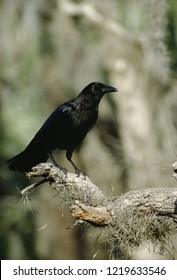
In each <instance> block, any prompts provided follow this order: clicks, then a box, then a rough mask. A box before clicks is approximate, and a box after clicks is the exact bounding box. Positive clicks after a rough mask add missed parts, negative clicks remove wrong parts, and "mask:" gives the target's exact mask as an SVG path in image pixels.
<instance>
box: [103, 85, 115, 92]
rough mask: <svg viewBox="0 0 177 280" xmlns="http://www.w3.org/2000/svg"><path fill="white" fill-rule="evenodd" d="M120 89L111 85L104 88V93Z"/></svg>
mask: <svg viewBox="0 0 177 280" xmlns="http://www.w3.org/2000/svg"><path fill="white" fill-rule="evenodd" d="M116 91H118V90H117V89H116V88H115V87H111V86H105V87H104V88H103V92H104V93H108V92H116Z"/></svg>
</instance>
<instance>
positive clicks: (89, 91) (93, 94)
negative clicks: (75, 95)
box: [81, 82, 118, 101]
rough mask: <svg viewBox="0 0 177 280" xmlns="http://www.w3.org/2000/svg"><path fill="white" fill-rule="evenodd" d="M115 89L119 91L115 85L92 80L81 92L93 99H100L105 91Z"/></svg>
mask: <svg viewBox="0 0 177 280" xmlns="http://www.w3.org/2000/svg"><path fill="white" fill-rule="evenodd" d="M115 91H118V90H117V89H116V88H115V87H111V86H108V85H105V84H103V83H100V82H92V83H90V84H88V85H87V86H86V87H85V88H84V89H83V90H82V92H81V94H82V95H85V96H88V97H90V98H91V99H92V100H95V101H96V100H97V101H100V99H101V98H102V96H103V95H104V94H105V93H109V92H115Z"/></svg>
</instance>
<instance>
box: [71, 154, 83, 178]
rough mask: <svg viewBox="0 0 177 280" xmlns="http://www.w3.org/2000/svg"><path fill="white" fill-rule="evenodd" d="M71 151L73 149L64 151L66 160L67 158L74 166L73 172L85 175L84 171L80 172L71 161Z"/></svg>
mask: <svg viewBox="0 0 177 280" xmlns="http://www.w3.org/2000/svg"><path fill="white" fill-rule="evenodd" d="M72 153H73V151H66V157H67V160H69V162H70V163H71V164H72V166H73V167H74V170H75V173H76V174H77V175H78V177H79V176H80V175H81V174H83V175H84V177H85V174H84V172H82V171H81V170H79V168H78V167H77V166H76V165H75V163H74V162H73V161H72V159H71V158H72Z"/></svg>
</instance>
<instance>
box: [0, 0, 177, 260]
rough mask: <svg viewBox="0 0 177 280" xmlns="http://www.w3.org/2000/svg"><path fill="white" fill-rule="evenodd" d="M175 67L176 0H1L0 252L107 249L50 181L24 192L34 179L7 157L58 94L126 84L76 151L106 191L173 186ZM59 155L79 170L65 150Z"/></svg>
mask: <svg viewBox="0 0 177 280" xmlns="http://www.w3.org/2000/svg"><path fill="white" fill-rule="evenodd" d="M176 73H177V1H175V0H170V1H168V0H160V1H159V0H127V1H124V0H110V1H107V0H97V1H94V0H75V1H74V0H73V1H72V0H58V1H57V0H38V1H36V0H26V1H23V0H15V1H13V0H0V113H1V118H0V137H1V138H0V165H1V175H0V207H1V211H0V213H1V214H0V226H1V231H0V254H1V259H107V258H109V254H110V247H109V242H106V241H105V238H104V232H103V231H99V230H96V229H92V228H91V227H89V226H85V225H79V226H75V227H73V223H74V222H75V221H74V220H73V219H72V218H71V217H70V214H69V210H68V209H67V207H65V206H64V205H62V206H59V203H58V200H57V197H56V196H55V194H54V193H53V192H52V190H51V189H50V188H48V186H47V185H46V186H41V187H40V188H39V189H36V190H35V192H34V193H32V194H31V196H30V198H31V200H30V201H29V202H27V201H26V202H24V201H20V198H21V196H20V193H19V189H23V188H24V187H25V186H27V185H28V184H30V183H31V181H30V180H28V179H27V178H26V177H25V175H23V174H19V173H17V172H12V171H9V170H8V168H7V166H6V160H7V159H9V158H10V157H12V156H14V155H16V154H17V153H19V152H21V151H22V150H23V149H24V148H25V147H26V145H27V144H28V143H29V141H30V140H31V139H32V137H33V136H34V134H35V133H36V132H37V130H38V129H39V128H40V126H41V125H42V124H43V122H44V121H45V120H46V118H47V117H48V116H49V114H50V113H51V112H52V111H53V110H54V109H55V108H56V107H57V106H58V105H59V104H61V103H63V102H65V101H67V100H69V99H71V98H73V97H75V96H76V95H77V94H78V93H79V92H80V91H81V90H82V89H83V87H85V86H86V85H87V84H88V83H90V82H91V81H96V80H97V81H101V82H105V83H108V84H110V85H112V86H115V87H117V88H118V90H119V92H118V93H111V94H109V95H107V96H105V97H104V98H103V100H102V102H101V104H100V116H99V120H98V123H97V125H96V127H95V128H94V129H93V130H92V131H91V132H90V133H89V135H88V136H87V138H86V139H85V141H84V142H83V143H82V145H81V146H80V147H79V148H78V149H77V150H76V151H75V152H74V155H73V159H74V161H75V162H76V163H77V165H78V166H79V167H80V168H81V169H82V170H83V171H86V172H87V174H88V175H89V177H90V179H91V180H92V181H93V182H94V183H95V184H97V185H98V186H100V188H101V189H102V190H103V191H104V192H105V193H106V194H107V195H108V196H114V195H118V194H120V193H122V192H125V191H129V190H134V189H143V188H147V187H170V186H174V185H175V182H174V181H172V178H171V175H172V167H171V164H172V163H173V162H174V161H176V154H177V131H176V129H177V98H176V93H177V90H176V88H177V87H176V83H177V81H176ZM56 159H57V161H58V162H59V163H60V164H61V165H62V166H64V167H67V168H68V169H69V171H71V172H72V171H73V170H72V167H71V165H70V164H68V162H67V160H66V158H65V153H64V152H57V153H56ZM19 201H20V202H19ZM141 256H142V255H141ZM167 257H169V256H168V254H167V253H166V254H164V255H161V256H153V255H152V254H151V255H149V252H146V253H145V254H144V255H143V257H142V258H167ZM136 258H138V256H136Z"/></svg>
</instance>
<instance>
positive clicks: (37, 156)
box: [7, 147, 48, 172]
mask: <svg viewBox="0 0 177 280" xmlns="http://www.w3.org/2000/svg"><path fill="white" fill-rule="evenodd" d="M47 158H48V155H47V153H43V152H42V151H41V150H40V148H39V149H38V150H36V149H35V150H33V149H30V148H29V147H27V148H26V149H25V150H24V151H23V152H21V153H20V154H18V155H16V156H15V157H13V158H11V159H9V160H8V161H7V163H8V164H9V169H11V170H14V171H15V170H17V171H20V172H28V171H30V170H31V168H32V167H33V166H35V165H37V164H39V163H41V162H46V160H47Z"/></svg>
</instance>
